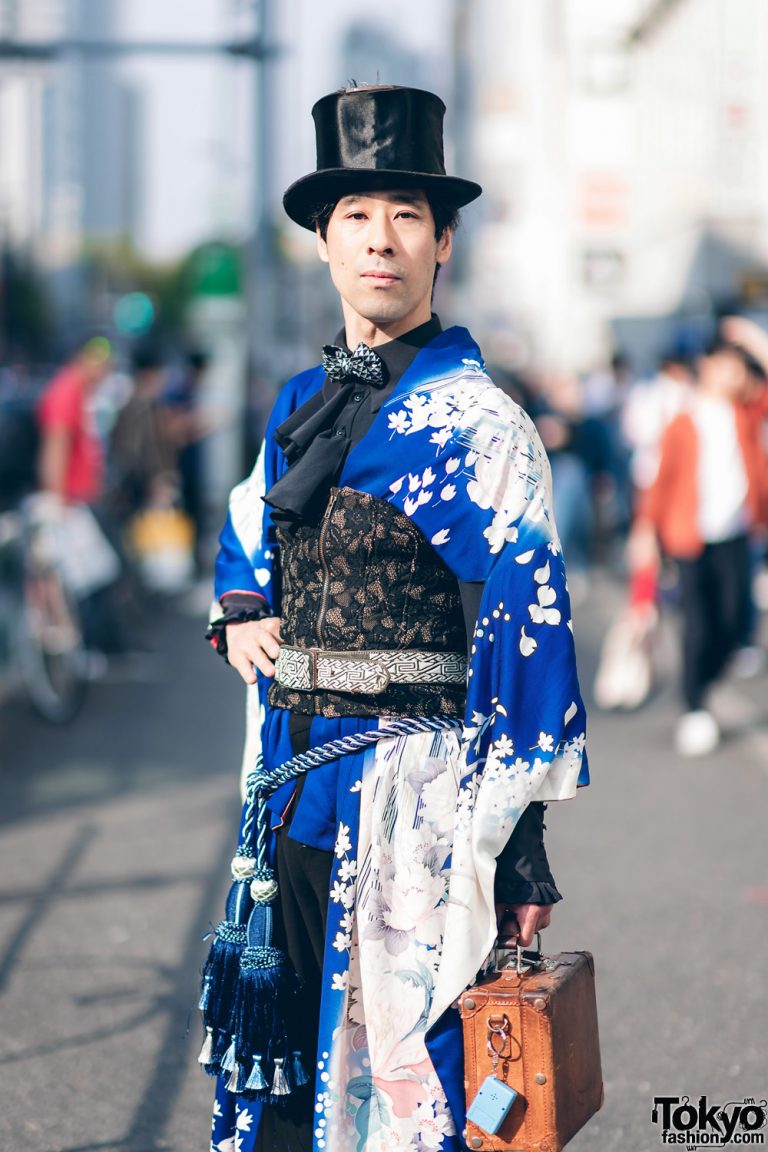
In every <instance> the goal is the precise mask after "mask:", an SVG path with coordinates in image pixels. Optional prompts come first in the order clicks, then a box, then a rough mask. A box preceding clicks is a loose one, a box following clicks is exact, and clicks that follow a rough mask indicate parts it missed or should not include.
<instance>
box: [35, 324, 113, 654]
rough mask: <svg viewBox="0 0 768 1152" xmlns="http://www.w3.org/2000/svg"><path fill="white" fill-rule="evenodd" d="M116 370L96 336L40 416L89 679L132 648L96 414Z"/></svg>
mask: <svg viewBox="0 0 768 1152" xmlns="http://www.w3.org/2000/svg"><path fill="white" fill-rule="evenodd" d="M111 368H112V347H111V345H110V343H109V341H108V340H107V339H105V338H104V337H103V336H95V337H92V338H91V339H89V340H87V341H86V342H85V343H84V344H82V345H81V347H80V348H79V349H78V351H77V352H76V353H75V355H74V356H73V357H72V358H71V360H70V361H69V363H68V364H66V365H65V366H64V367H63V368H62V369H61V370H60V371H59V372H58V373H57V374H56V375H55V376H54V377H53V379H52V380H51V381H50V383H49V384H48V386H47V388H46V389H45V391H44V392H43V395H42V397H41V398H40V403H39V407H38V412H37V417H38V424H39V428H40V450H39V454H38V474H39V481H40V488H41V489H42V491H43V492H45V493H47V494H48V495H49V497H51V498H52V499H51V508H56V509H57V513H56V515H57V517H58V518H59V519H60V520H61V522H62V534H61V535H62V537H63V538H64V539H65V541H66V544H65V545H64V547H65V551H66V552H67V553H69V556H67V555H65V556H64V557H63V558H62V561H61V563H62V567H63V569H64V572H65V576H66V578H67V579H68V582H69V584H70V586H71V588H72V591H73V592H74V594H75V596H76V597H77V600H78V608H79V612H80V617H81V621H82V628H83V638H84V641H85V645H86V647H87V648H88V649H89V650H90V652H91V654H92V657H93V660H92V661H91V663H90V673H89V674H91V675H95V674H96V672H95V670H96V669H97V668H101V667H102V664H103V660H104V655H105V654H106V653H109V654H115V653H117V652H121V651H123V650H124V649H125V647H126V640H125V635H124V629H123V625H122V622H121V619H120V608H119V605H118V602H117V601H118V598H117V596H116V581H117V580H118V578H119V576H120V570H121V564H120V560H119V558H118V554H117V552H116V550H115V548H114V547H113V545H112V542H111V541H110V539H109V537H110V535H111V532H110V528H109V523H108V517H107V516H105V514H104V509H103V507H102V499H103V496H104V472H105V468H104V451H103V447H102V442H101V438H100V437H99V435H98V432H97V430H96V427H95V422H94V415H93V410H92V402H93V398H94V394H95V393H96V390H97V389H98V387H99V385H100V384H101V383H102V382H103V381H104V380H105V379H106V377H107V376H108V374H109V372H110V371H111ZM70 506H74V507H72V508H71V507H70ZM80 506H82V507H80ZM87 509H90V512H88V511H87ZM91 513H93V515H91Z"/></svg>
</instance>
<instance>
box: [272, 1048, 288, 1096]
mask: <svg viewBox="0 0 768 1152" xmlns="http://www.w3.org/2000/svg"><path fill="white" fill-rule="evenodd" d="M290 1091H291V1090H290V1088H289V1087H288V1080H287V1079H286V1075H285V1069H284V1068H283V1061H282V1060H281V1059H280V1058H279V1057H278V1058H277V1059H276V1060H275V1075H274V1079H273V1080H272V1095H273V1096H287V1095H288V1094H289V1092H290Z"/></svg>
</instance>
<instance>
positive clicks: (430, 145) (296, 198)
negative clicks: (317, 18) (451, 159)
mask: <svg viewBox="0 0 768 1152" xmlns="http://www.w3.org/2000/svg"><path fill="white" fill-rule="evenodd" d="M444 115H445V105H444V104H443V102H442V100H441V99H440V97H439V96H435V95H434V94H433V93H432V92H423V91H421V90H420V89H418V88H396V87H386V88H384V87H376V88H374V87H365V88H363V87H361V88H346V89H343V90H342V91H341V92H332V93H331V94H330V96H323V98H322V99H321V100H318V102H317V103H316V104H315V106H314V108H313V109H312V116H313V119H314V121H315V134H316V137H317V171H316V172H311V173H310V174H309V176H303V177H302V178H301V180H297V181H296V182H295V183H294V184H291V186H290V188H289V189H288V191H287V192H286V193H285V195H284V196H283V206H284V208H285V210H286V212H287V213H288V215H289V216H290V217H291V219H292V220H295V221H296V223H297V224H301V225H302V227H303V228H310V229H312V230H314V226H315V225H314V222H313V220H312V214H313V211H314V210H316V209H317V207H318V206H320V205H323V204H330V203H334V202H335V201H337V200H339V199H340V198H341V197H342V196H347V195H349V194H350V193H352V192H355V191H362V190H363V189H366V190H370V189H386V188H421V189H422V190H423V191H424V192H426V193H429V192H439V193H440V195H441V197H442V198H444V199H445V200H447V201H448V202H449V203H450V204H451V205H452V206H453V207H454V208H461V207H462V206H463V205H464V204H469V203H470V201H471V200H476V199H477V197H478V196H479V195H480V193H481V192H482V188H481V187H480V185H479V184H475V183H474V182H473V181H472V180H462V179H460V178H459V177H458V176H446V174H445V161H444V159H443V116H444Z"/></svg>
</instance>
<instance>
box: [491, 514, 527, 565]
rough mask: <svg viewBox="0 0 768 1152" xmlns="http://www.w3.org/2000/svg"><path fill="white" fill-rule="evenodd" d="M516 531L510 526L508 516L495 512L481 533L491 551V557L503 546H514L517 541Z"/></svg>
mask: <svg viewBox="0 0 768 1152" xmlns="http://www.w3.org/2000/svg"><path fill="white" fill-rule="evenodd" d="M517 535H518V530H517V527H516V526H515V525H514V524H510V516H509V514H508V513H506V512H497V513H496V515H495V516H494V518H493V520H492V521H491V523H490V524H489V525H488V527H487V528H486V529H485V531H484V532H483V536H485V538H486V540H487V541H488V543H489V545H490V549H491V555H493V556H496V555H498V553H499V552H501V550H502V548H503V547H504V545H505V544H514V542H515V541H516V540H517Z"/></svg>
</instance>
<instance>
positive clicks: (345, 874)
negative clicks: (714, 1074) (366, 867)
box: [339, 859, 357, 880]
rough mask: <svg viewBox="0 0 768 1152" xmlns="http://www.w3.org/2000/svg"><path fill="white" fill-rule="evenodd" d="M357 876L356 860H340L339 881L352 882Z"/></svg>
mask: <svg viewBox="0 0 768 1152" xmlns="http://www.w3.org/2000/svg"><path fill="white" fill-rule="evenodd" d="M355 876H357V861H356V860H349V859H347V860H342V862H341V864H339V879H340V880H352V879H353V878H354V877H355Z"/></svg>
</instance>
